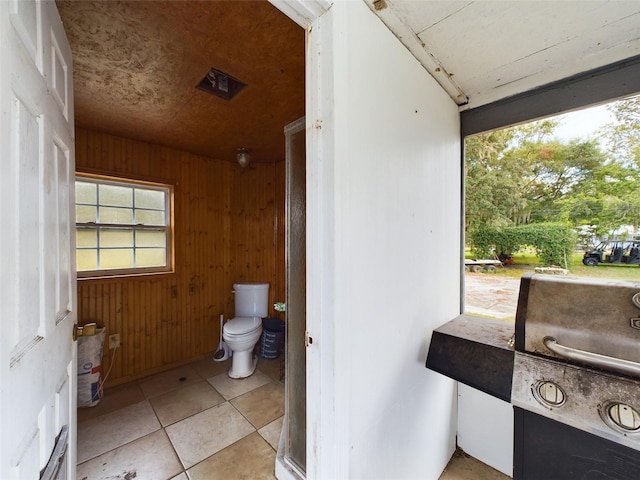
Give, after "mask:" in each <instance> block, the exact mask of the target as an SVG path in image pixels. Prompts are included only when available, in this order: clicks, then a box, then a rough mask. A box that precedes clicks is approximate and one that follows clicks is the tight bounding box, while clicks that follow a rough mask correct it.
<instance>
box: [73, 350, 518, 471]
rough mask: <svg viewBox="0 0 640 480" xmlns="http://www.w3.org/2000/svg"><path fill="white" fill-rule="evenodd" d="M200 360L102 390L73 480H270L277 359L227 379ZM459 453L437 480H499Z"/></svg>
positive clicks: (86, 420) (278, 422)
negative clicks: (239, 377)
mask: <svg viewBox="0 0 640 480" xmlns="http://www.w3.org/2000/svg"><path fill="white" fill-rule="evenodd" d="M229 366H230V362H229V361H226V362H213V361H212V360H211V359H208V358H207V359H204V360H201V361H198V362H195V363H192V364H189V365H186V366H184V367H180V368H176V369H173V370H169V371H167V372H163V373H160V374H158V375H154V376H152V377H148V378H144V379H142V380H139V381H137V382H132V383H129V384H125V385H121V386H118V387H114V388H112V389H108V390H107V391H106V392H105V397H104V398H103V399H102V401H101V402H100V404H98V405H97V406H96V407H92V408H81V409H79V410H78V471H77V478H78V480H107V479H109V480H113V479H122V480H133V479H135V480H146V479H149V480H215V479H225V480H228V479H234V480H236V479H237V480H243V479H247V480H262V479H269V480H272V479H275V476H274V463H275V457H276V451H277V448H278V441H279V439H280V430H281V429H282V416H283V414H284V384H283V382H281V381H280V360H279V359H277V360H264V359H260V361H259V363H258V370H257V371H256V373H254V374H253V375H252V376H251V377H249V378H245V379H242V380H232V379H230V378H229V377H228V376H227V371H228V369H229ZM508 478H509V477H507V476H506V475H503V474H502V473H500V472H498V471H496V470H494V469H492V468H491V467H488V466H487V465H485V464H483V463H481V462H479V461H478V460H476V459H474V458H473V457H469V456H468V455H466V454H465V453H464V452H461V451H458V452H456V454H455V455H454V456H453V457H452V459H451V461H450V462H449V465H448V466H447V468H446V470H445V471H444V472H443V473H442V476H441V477H440V480H480V479H482V480H505V479H508Z"/></svg>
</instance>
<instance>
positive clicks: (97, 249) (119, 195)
mask: <svg viewBox="0 0 640 480" xmlns="http://www.w3.org/2000/svg"><path fill="white" fill-rule="evenodd" d="M171 194H172V190H171V187H170V186H168V185H161V184H156V183H149V182H137V181H132V180H124V179H115V178H110V177H104V176H93V175H83V174H77V175H76V261H77V271H78V277H99V276H113V275H132V274H141V273H156V272H169V271H171V267H172V266H171Z"/></svg>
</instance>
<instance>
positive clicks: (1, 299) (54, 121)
mask: <svg viewBox="0 0 640 480" xmlns="http://www.w3.org/2000/svg"><path fill="white" fill-rule="evenodd" d="M73 142H74V132H73V97H72V75H71V51H70V49H69V45H68V43H67V40H66V36H65V33H64V30H63V27H62V22H61V21H60V17H59V16H58V11H57V9H56V6H55V3H54V2H52V1H40V0H38V1H36V0H0V275H2V282H1V283H0V312H1V316H0V478H1V479H2V480H5V479H20V480H22V479H37V478H39V477H40V473H41V470H43V469H44V468H45V466H46V465H47V463H48V462H49V459H50V457H51V455H52V452H53V450H54V446H55V445H56V439H57V437H58V436H59V435H60V433H61V432H62V433H63V435H62V437H63V438H62V439H61V442H59V445H61V446H63V445H64V444H65V443H67V444H68V448H67V450H66V454H62V455H60V459H61V471H60V472H59V473H58V474H57V475H54V477H55V478H67V479H74V478H75V463H76V448H75V443H76V440H75V437H76V428H75V424H76V414H75V407H76V387H75V382H76V344H75V342H73V341H72V338H71V336H72V329H73V325H74V323H75V319H76V312H75V310H76V308H75V307H76V280H75V255H74V254H73V249H74V248H75V245H74V243H75V226H74V223H75V220H74V219H75V213H74V211H73V209H72V205H73V195H74V177H75V172H74V167H75V165H74V143H73ZM65 435H67V436H66V437H65ZM65 438H66V440H65ZM63 452H64V450H61V452H58V453H63Z"/></svg>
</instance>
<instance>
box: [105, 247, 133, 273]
mask: <svg viewBox="0 0 640 480" xmlns="http://www.w3.org/2000/svg"><path fill="white" fill-rule="evenodd" d="M131 267H133V248H114V249H109V250H100V268H101V269H104V268H131Z"/></svg>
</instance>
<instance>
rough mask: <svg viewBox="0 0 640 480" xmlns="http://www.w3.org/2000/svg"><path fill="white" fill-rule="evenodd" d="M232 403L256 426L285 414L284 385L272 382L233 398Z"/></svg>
mask: <svg viewBox="0 0 640 480" xmlns="http://www.w3.org/2000/svg"><path fill="white" fill-rule="evenodd" d="M231 404H232V405H233V406H234V407H236V408H237V409H238V410H239V411H240V413H242V414H243V415H244V416H245V417H246V419H247V420H249V421H250V422H251V424H252V425H253V426H254V427H256V428H262V427H264V426H265V425H267V424H268V423H271V422H273V421H274V420H275V419H276V418H278V417H281V416H282V415H284V385H282V384H281V383H280V382H271V383H267V384H266V385H263V386H261V387H258V388H256V389H254V390H251V391H250V392H248V393H245V394H244V395H241V396H239V397H236V398H234V399H233V400H231Z"/></svg>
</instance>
